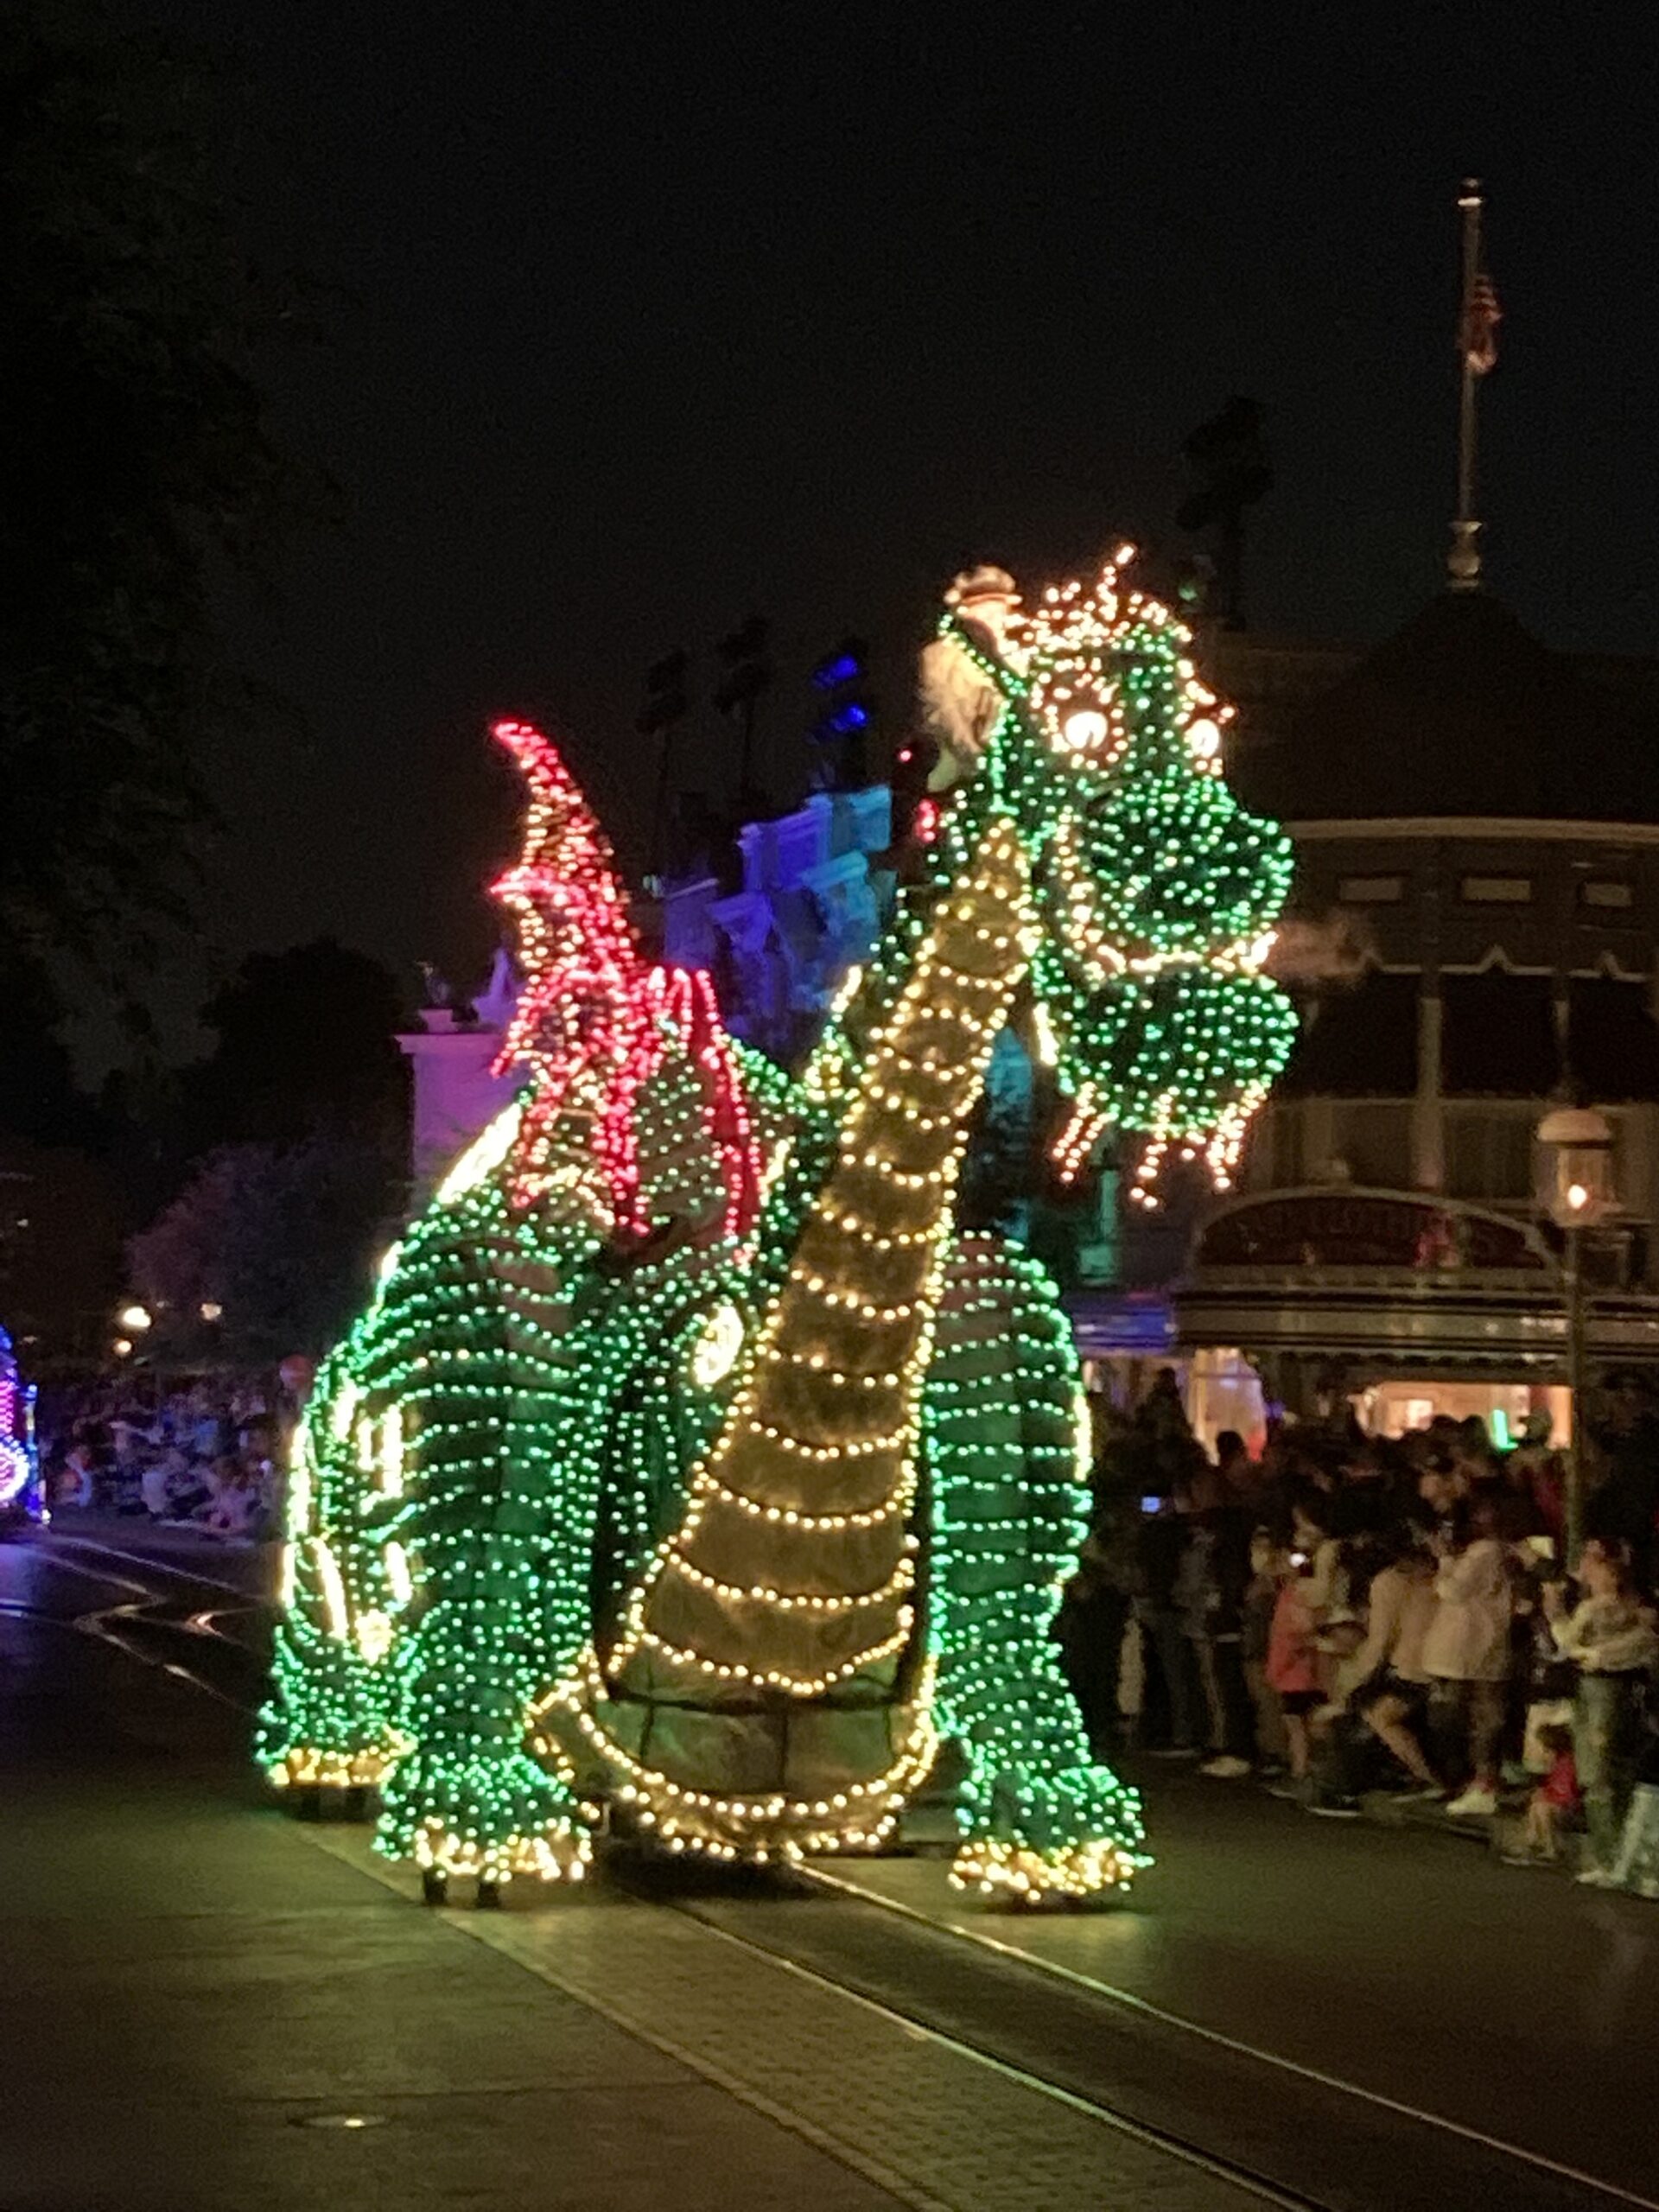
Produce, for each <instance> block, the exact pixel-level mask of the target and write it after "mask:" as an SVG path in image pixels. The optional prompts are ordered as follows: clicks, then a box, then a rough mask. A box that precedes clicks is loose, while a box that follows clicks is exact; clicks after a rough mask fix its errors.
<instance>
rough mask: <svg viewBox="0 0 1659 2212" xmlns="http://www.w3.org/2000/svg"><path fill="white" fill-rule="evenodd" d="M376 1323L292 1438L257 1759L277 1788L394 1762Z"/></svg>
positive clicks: (357, 1334) (352, 1777)
mask: <svg viewBox="0 0 1659 2212" xmlns="http://www.w3.org/2000/svg"><path fill="white" fill-rule="evenodd" d="M367 1325H368V1324H367V1322H366V1321H365V1323H363V1324H359V1327H358V1328H357V1329H356V1330H354V1331H353V1333H352V1335H351V1337H349V1338H347V1339H346V1343H345V1344H343V1345H341V1346H340V1349H339V1350H338V1351H335V1352H334V1353H333V1354H332V1355H331V1356H330V1357H329V1358H328V1359H327V1361H326V1362H325V1363H324V1364H323V1367H322V1369H321V1372H320V1374H319V1375H318V1377H317V1383H316V1388H315V1391H314V1393H313V1395H312V1399H311V1403H310V1405H309V1406H308V1408H307V1409H306V1413H305V1415H304V1418H303V1419H302V1421H301V1422H300V1424H299V1426H298V1427H297V1428H296V1431H295V1434H294V1440H293V1444H292V1446H291V1451H290V1459H289V1484H288V1521H287V1528H286V1531H285V1535H286V1542H285V1544H284V1547H283V1592H282V1611H281V1613H280V1616H279V1618H278V1621H277V1633H276V1638H275V1643H274V1646H273V1649H272V1655H271V1691H270V1697H269V1698H268V1699H267V1700H266V1702H265V1705H264V1709H263V1711H262V1712H261V1713H260V1715H259V1721H258V1729H257V1757H258V1759H259V1763H260V1764H261V1765H262V1766H264V1769H265V1770H266V1772H267V1773H268V1774H269V1775H270V1778H271V1779H272V1781H274V1782H275V1783H277V1784H278V1785H279V1786H282V1787H284V1788H287V1787H293V1788H296V1789H301V1790H315V1789H360V1788H362V1787H364V1786H365V1785H372V1784H374V1783H378V1782H379V1781H380V1780H381V1779H382V1777H384V1776H385V1772H386V1770H387V1769H388V1767H389V1766H390V1764H391V1756H392V1747H393V1738H392V1733H391V1697H392V1693H391V1684H390V1681H389V1680H388V1675H387V1670H386V1668H385V1658H386V1656H387V1646H388V1642H389V1635H388V1633H387V1631H388V1630H389V1627H390V1620H391V1614H390V1612H389V1611H388V1610H387V1607H386V1600H385V1591H384V1588H383V1585H384V1580H385V1575H384V1563H383V1562H382V1561H381V1560H380V1558H379V1555H378V1547H377V1546H375V1545H374V1543H373V1542H372V1539H371V1538H370V1537H369V1535H368V1534H367V1530H366V1525H365V1512H366V1511H367V1510H368V1509H369V1508H370V1506H371V1504H372V1496H373V1479H372V1474H371V1473H370V1472H369V1471H368V1470H367V1468H366V1467H365V1464H364V1463H365V1460H366V1459H368V1458H369V1456H370V1455H369V1452H368V1451H367V1450H366V1449H365V1443H366V1442H367V1441H368V1435H367V1433H365V1431H364V1429H363V1426H362V1424H363V1422H364V1421H365V1420H366V1419H367V1415H366V1414H365V1413H360V1412H359V1408H360V1407H361V1405H362V1394H361V1391H360V1389H359V1384H358V1382H357V1380H356V1379H355V1378H356V1372H357V1368H358V1363H359V1360H360V1358H361V1357H362V1354H363V1351H364V1349H365V1344H364V1338H365V1332H366V1328H367Z"/></svg>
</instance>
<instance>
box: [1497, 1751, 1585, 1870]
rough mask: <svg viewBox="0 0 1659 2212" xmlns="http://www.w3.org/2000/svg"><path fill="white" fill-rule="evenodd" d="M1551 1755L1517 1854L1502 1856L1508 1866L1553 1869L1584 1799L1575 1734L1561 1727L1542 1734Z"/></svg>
mask: <svg viewBox="0 0 1659 2212" xmlns="http://www.w3.org/2000/svg"><path fill="white" fill-rule="evenodd" d="M1539 1743H1540V1745H1541V1748H1542V1749H1543V1750H1544V1751H1546V1752H1548V1756H1549V1771H1548V1773H1547V1774H1546V1775H1545V1777H1544V1778H1543V1780H1542V1781H1541V1783H1538V1784H1537V1786H1536V1787H1535V1789H1534V1790H1533V1793H1532V1795H1531V1796H1530V1797H1529V1799H1528V1800H1527V1824H1526V1827H1524V1829H1523V1830H1522V1835H1521V1841H1520V1843H1519V1845H1518V1846H1517V1847H1516V1849H1515V1850H1514V1851H1506V1852H1505V1853H1504V1854H1503V1860H1504V1864H1505V1865H1506V1866H1554V1865H1555V1863H1556V1862H1557V1860H1558V1859H1560V1855H1561V1833H1562V1830H1563V1829H1565V1828H1567V1827H1570V1826H1571V1824H1572V1821H1573V1818H1574V1816H1575V1815H1577V1813H1578V1811H1579V1808H1580V1802H1582V1801H1581V1798H1580V1790H1579V1774H1578V1768H1577V1766H1576V1764H1574V1761H1573V1731H1572V1730H1571V1729H1570V1728H1563V1727H1561V1726H1560V1725H1559V1724H1557V1725H1555V1726H1550V1727H1548V1728H1543V1729H1541V1730H1540V1731H1539Z"/></svg>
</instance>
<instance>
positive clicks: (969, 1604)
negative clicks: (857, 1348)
mask: <svg viewBox="0 0 1659 2212" xmlns="http://www.w3.org/2000/svg"><path fill="white" fill-rule="evenodd" d="M1080 1398H1081V1379H1080V1376H1079V1375H1078V1371H1077V1356H1076V1353H1075V1351H1074V1350H1073V1347H1072V1343H1071V1330H1070V1327H1069V1325H1068V1324H1067V1322H1066V1319H1065V1315H1064V1314H1063V1313H1061V1311H1060V1309H1059V1305H1058V1298H1057V1295H1056V1293H1055V1290H1054V1286H1053V1284H1052V1281H1050V1279H1049V1277H1048V1276H1047V1274H1046V1273H1045V1272H1044V1270H1043V1268H1041V1267H1040V1266H1039V1264H1038V1263H1037V1262H1035V1261H1034V1260H1033V1259H1031V1258H1030V1257H1029V1256H1028V1255H1026V1254H1025V1253H1023V1252H1020V1250H1018V1249H1016V1248H1014V1247H1011V1246H1008V1245H1005V1244H1003V1243H1001V1242H1000V1241H999V1240H998V1239H996V1238H994V1237H988V1236H968V1237H964V1238H963V1239H962V1240H961V1241H960V1242H959V1243H957V1245H956V1246H955V1248H954V1249H953V1251H952V1253H951V1255H950V1260H949V1262H948V1266H947V1273H946V1279H945V1289H944V1301H943V1305H942V1309H941V1313H940V1317H939V1325H938V1335H937V1338H936V1340H935V1345H934V1351H933V1357H932V1360H931V1364H930V1367H929V1370H928V1375H927V1381H926V1385H925V1394H924V1400H923V1427H924V1435H925V1448H926V1459H927V1467H928V1477H929V1489H930V1493H931V1516H932V1530H933V1555H932V1571H931V1592H930V1602H931V1630H932V1636H931V1641H932V1643H933V1647H934V1649H935V1651H936V1652H937V1654H938V1683H937V1688H936V1692H935V1710H936V1713H937V1717H938V1723H939V1727H940V1732H941V1733H942V1734H945V1735H950V1736H954V1737H956V1738H957V1739H958V1741H959V1742H960V1744H961V1746H962V1749H963V1753H964V1754H965V1758H966V1762H967V1771H966V1774H965V1777H964V1779H963V1784H962V1789H961V1792H960V1795H959V1797H958V1802H957V1822H958V1827H959V1829H960V1833H961V1836H962V1842H961V1847H960V1848H959V1850H958V1852H957V1859H956V1862H955V1865H954V1866H953V1867H952V1870H951V1872H952V1879H953V1880H954V1881H956V1882H957V1884H958V1885H961V1886H963V1887H965V1888H966V1887H971V1888H975V1889H976V1890H978V1891H980V1892H981V1893H982V1894H983V1895H986V1896H1001V1897H1007V1899H1009V1900H1010V1901H1011V1902H1016V1903H1021V1904H1037V1903H1040V1902H1042V1901H1044V1900H1046V1899H1049V1898H1053V1897H1061V1898H1081V1897H1089V1896H1093V1895H1096V1894H1099V1893H1101V1892H1103V1891H1123V1890H1126V1889H1127V1888H1128V1885H1129V1883H1130V1881H1131V1880H1132V1878H1134V1875H1135V1872H1137V1870H1138V1869H1139V1868H1141V1867H1142V1866H1146V1865H1147V1864H1148V1863H1149V1861H1148V1859H1147V1855H1146V1853H1145V1850H1144V1848H1143V1841H1144V1836H1143V1831H1142V1827H1141V1815H1140V1806H1139V1802H1138V1801H1137V1799H1136V1796H1135V1792H1134V1791H1133V1790H1131V1789H1128V1788H1126V1787H1125V1785H1124V1784H1123V1783H1121V1782H1119V1781H1118V1780H1117V1778H1116V1776H1115V1775H1114V1774H1113V1773H1112V1772H1111V1770H1109V1768H1107V1767H1104V1766H1102V1765H1099V1764H1096V1763H1095V1762H1094V1761H1093V1760H1092V1758H1090V1751H1089V1745H1088V1740H1087V1737H1086V1735H1085V1732H1084V1726H1083V1720H1082V1716H1081V1715H1080V1714H1079V1713H1078V1712H1077V1707H1076V1706H1075V1704H1074V1703H1073V1701H1072V1699H1071V1693H1070V1691H1069V1690H1068V1688H1067V1687H1066V1684H1065V1678H1064V1675H1062V1672H1061V1669H1060V1664H1059V1655H1058V1649H1057V1648H1056V1646H1055V1644H1054V1643H1053V1641H1052V1636H1051V1633H1050V1631H1051V1627H1052V1620H1053V1616H1054V1612H1055V1609H1056V1607H1057V1605H1058V1600H1059V1592H1060V1585H1061V1583H1062V1581H1063V1580H1064V1578H1065V1575H1066V1573H1068V1572H1069V1571H1070V1568H1071V1562H1072V1560H1074V1558H1075V1556H1076V1553H1077V1546H1078V1544H1079V1542H1080V1541H1081V1539H1082V1536H1083V1534H1084V1496H1085V1494H1084V1491H1083V1490H1082V1488H1081V1487H1080V1484H1079V1483H1078V1479H1077V1421H1078V1414H1079V1406H1080Z"/></svg>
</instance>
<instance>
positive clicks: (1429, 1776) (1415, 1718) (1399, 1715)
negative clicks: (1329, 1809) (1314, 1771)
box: [1330, 1520, 1442, 1798]
mask: <svg viewBox="0 0 1659 2212" xmlns="http://www.w3.org/2000/svg"><path fill="white" fill-rule="evenodd" d="M1379 1541H1380V1542H1381V1544H1382V1546H1383V1551H1384V1554H1385V1555H1384V1557H1383V1563H1382V1564H1381V1565H1380V1566H1379V1567H1377V1569H1376V1573H1374V1574H1373V1575H1372V1577H1371V1580H1370V1590H1369V1592H1368V1595H1367V1602H1366V1621H1365V1637H1364V1640H1363V1643H1360V1645H1359V1646H1358V1647H1357V1649H1356V1650H1355V1651H1354V1652H1353V1654H1352V1656H1351V1657H1350V1658H1348V1659H1347V1660H1345V1661H1344V1662H1343V1665H1342V1666H1341V1668H1340V1669H1338V1676H1337V1680H1336V1682H1335V1684H1334V1685H1333V1688H1332V1698H1331V1704H1332V1707H1333V1708H1334V1710H1333V1713H1332V1716H1331V1719H1332V1726H1331V1729H1330V1734H1331V1737H1332V1742H1333V1744H1334V1745H1336V1746H1337V1748H1338V1757H1341V1756H1342V1753H1343V1751H1344V1747H1345V1748H1346V1755H1347V1756H1346V1765H1345V1770H1344V1771H1340V1772H1339V1773H1338V1777H1337V1780H1336V1783H1335V1786H1334V1790H1333V1794H1334V1795H1336V1796H1338V1798H1341V1797H1343V1796H1344V1795H1345V1796H1350V1797H1351V1796H1352V1794H1353V1793H1352V1790H1351V1789H1348V1790H1346V1791H1344V1789H1343V1786H1342V1783H1343V1779H1344V1772H1345V1773H1346V1774H1351V1772H1352V1771H1353V1768H1354V1764H1355V1763H1356V1757H1357V1751H1358V1747H1359V1745H1358V1732H1359V1731H1360V1730H1361V1729H1362V1728H1363V1730H1364V1731H1365V1732H1369V1733H1370V1735H1372V1736H1374V1737H1376V1739H1377V1741H1378V1742H1379V1743H1381V1744H1382V1745H1383V1746H1384V1747H1385V1748H1386V1749H1387V1750H1388V1751H1389V1752H1390V1753H1391V1754H1392V1756H1393V1757H1394V1758H1395V1759H1396V1760H1397V1761H1398V1762H1399V1764H1400V1765H1401V1766H1402V1768H1403V1769H1404V1770H1405V1772H1406V1775H1407V1777H1408V1784H1409V1786H1408V1789H1405V1790H1404V1791H1402V1793H1401V1794H1402V1796H1422V1797H1438V1796H1440V1795H1441V1794H1442V1792H1441V1789H1440V1782H1439V1780H1438V1778H1437V1777H1436V1776H1435V1773H1434V1770H1433V1767H1431V1766H1430V1764H1429V1763H1428V1758H1427V1754H1426V1753H1425V1751H1424V1750H1423V1745H1422V1740H1421V1727H1422V1722H1423V1716H1424V1713H1425V1712H1426V1710H1427V1704H1428V1692H1429V1675H1428V1673H1427V1669H1426V1667H1425V1666H1424V1663H1423V1646H1424V1643H1425V1642H1426V1640H1427V1635H1428V1630H1429V1625H1430V1623H1431V1622H1432V1621H1433V1618H1434V1616H1435V1611H1436V1607H1437V1606H1438V1605H1439V1602H1440V1601H1439V1599H1438V1598H1437V1597H1436V1595H1435V1573H1436V1562H1435V1560H1434V1556H1433V1553H1432V1552H1431V1550H1430V1548H1429V1530H1428V1529H1427V1524H1426V1522H1423V1521H1421V1520H1404V1521H1402V1522H1399V1523H1398V1524H1397V1525H1396V1526H1395V1529H1393V1530H1392V1531H1391V1532H1390V1534H1389V1536H1388V1537H1387V1538H1385V1539H1381V1540H1379Z"/></svg>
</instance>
